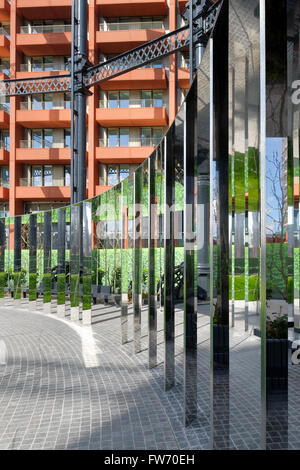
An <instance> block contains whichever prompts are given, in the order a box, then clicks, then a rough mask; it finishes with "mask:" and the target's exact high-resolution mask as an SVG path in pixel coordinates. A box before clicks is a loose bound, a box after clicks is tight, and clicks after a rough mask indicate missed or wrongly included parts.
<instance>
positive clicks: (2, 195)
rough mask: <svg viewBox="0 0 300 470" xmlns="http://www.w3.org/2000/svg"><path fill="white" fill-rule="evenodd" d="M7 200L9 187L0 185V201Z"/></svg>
mask: <svg viewBox="0 0 300 470" xmlns="http://www.w3.org/2000/svg"><path fill="white" fill-rule="evenodd" d="M8 200H9V188H5V187H4V186H0V201H8Z"/></svg>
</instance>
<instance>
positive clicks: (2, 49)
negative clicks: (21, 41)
mask: <svg viewBox="0 0 300 470" xmlns="http://www.w3.org/2000/svg"><path fill="white" fill-rule="evenodd" d="M9 56H10V40H9V39H8V38H7V37H6V36H5V34H0V57H9Z"/></svg>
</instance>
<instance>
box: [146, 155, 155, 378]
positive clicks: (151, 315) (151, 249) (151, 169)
mask: <svg viewBox="0 0 300 470" xmlns="http://www.w3.org/2000/svg"><path fill="white" fill-rule="evenodd" d="M153 157H154V156H153V155H152V156H151V157H150V158H149V159H148V214H149V215H148V221H149V222H148V223H149V226H148V270H149V275H148V327H149V337H148V339H149V368H150V369H151V368H152V367H155V366H156V363H157V296H156V291H157V289H156V276H155V266H156V263H155V258H156V252H157V230H156V229H157V204H156V192H155V189H156V185H155V178H156V172H155V163H156V161H157V153H156V154H155V157H156V158H155V159H154V158H153Z"/></svg>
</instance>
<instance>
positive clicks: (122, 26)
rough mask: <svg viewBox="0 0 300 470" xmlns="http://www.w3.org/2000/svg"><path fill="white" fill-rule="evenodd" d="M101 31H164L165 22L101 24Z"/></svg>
mask: <svg viewBox="0 0 300 470" xmlns="http://www.w3.org/2000/svg"><path fill="white" fill-rule="evenodd" d="M99 29H100V31H130V30H138V29H164V22H163V21H160V20H158V21H151V20H150V21H131V22H127V23H100V24H99Z"/></svg>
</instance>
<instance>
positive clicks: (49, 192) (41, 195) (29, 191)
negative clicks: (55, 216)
mask: <svg viewBox="0 0 300 470" xmlns="http://www.w3.org/2000/svg"><path fill="white" fill-rule="evenodd" d="M24 180H25V178H20V183H19V186H16V198H18V199H22V200H23V201H32V200H34V201H41V200H44V199H47V200H49V201H68V200H69V199H70V197H71V190H70V186H28V185H24ZM26 181H27V179H26ZM29 184H30V183H29Z"/></svg>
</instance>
